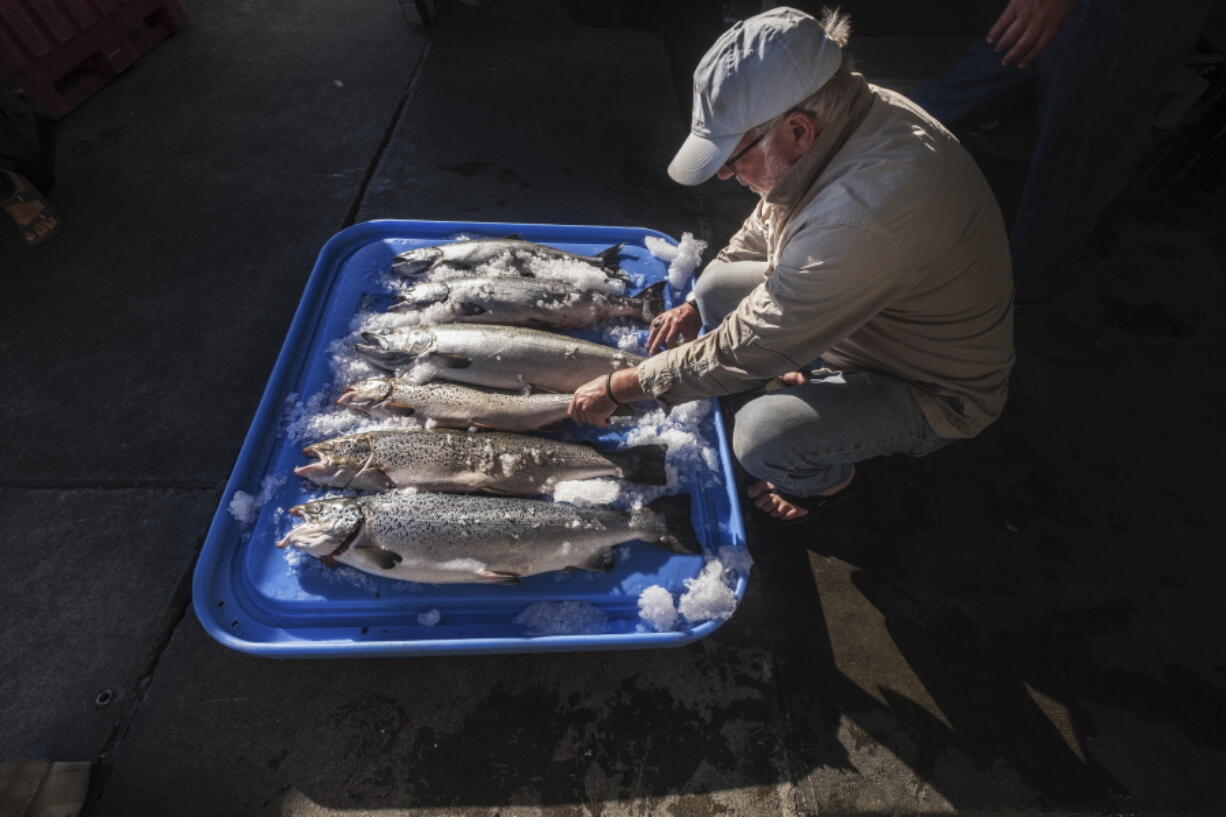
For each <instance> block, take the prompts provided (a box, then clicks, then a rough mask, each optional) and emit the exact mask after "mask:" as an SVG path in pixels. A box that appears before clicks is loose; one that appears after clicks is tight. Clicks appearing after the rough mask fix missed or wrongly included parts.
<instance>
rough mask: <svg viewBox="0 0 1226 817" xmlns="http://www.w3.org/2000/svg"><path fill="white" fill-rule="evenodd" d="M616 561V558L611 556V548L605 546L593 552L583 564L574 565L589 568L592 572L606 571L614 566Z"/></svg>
mask: <svg viewBox="0 0 1226 817" xmlns="http://www.w3.org/2000/svg"><path fill="white" fill-rule="evenodd" d="M616 563H617V560H616V559H615V558H614V556H613V548H605V549H604V550H601V551H597V552H596V553H593V554H592V555H591V557H590V558H588V559H587V560H586V561H584V562H583V564H579V565H575V567H578V568H581V569H583V570H590V571H592V572H593V573H608V572H609V571H610V570H612V569H613V568H614V567H615V566H616Z"/></svg>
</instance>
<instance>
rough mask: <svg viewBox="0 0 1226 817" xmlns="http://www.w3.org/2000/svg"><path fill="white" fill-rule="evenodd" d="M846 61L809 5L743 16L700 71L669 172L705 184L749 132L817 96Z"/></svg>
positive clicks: (683, 180)
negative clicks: (685, 127) (687, 130)
mask: <svg viewBox="0 0 1226 817" xmlns="http://www.w3.org/2000/svg"><path fill="white" fill-rule="evenodd" d="M842 62H843V51H842V49H841V48H839V46H838V44H837V43H835V42H834V41H833V40H831V39H830V38H829V37H828V36H826V31H825V29H823V28H822V27H821V25H820V24H819V23H818V22H817V20H815V19H813V18H812V17H810V16H809V15H808V14H805V13H804V12H803V11H797V10H796V9H794V8H787V7H786V6H781V7H779V8H773V9H771V10H770V11H764V12H762V13H761V14H757V15H755V16H753V17H750V18H749V19H747V20H742V21H741V22H738V23H737V24H736V25H734V26H733V27H732V28H730V29H728V30H727V31H725V32H724V33H723V34H722V35H721V36H720V38H719V39H718V40H716V41H715V45H713V46H711V48H710V50H709V51H707V53H706V55H705V56H703V58H702V61H701V62H699V63H698V67H697V68H696V69H694V108H693V112H692V114H691V119H690V135H689V136H688V137H687V138H686V140H685V144H683V145H682V146H681V150H679V151H677V155H676V156H675V157H673V161H672V164H670V165H669V166H668V175H669V176H672V177H673V180H674V181H677V182H680V183H681V184H701V183H702V182H705V181H706V180H707V179H709V178H711V177H712V176H714V175H715V174H716V172H717V171H718V170H719V169H720V167H721V166H723V164H724V162H726V161H727V160H728V156H729V155H730V154H731V153H732V149H733V148H734V147H736V144H737V142H739V141H740V140H741V137H742V136H744V135H745V133H746V132H748V131H749V130H751V129H753V128H755V127H757V126H758V125H761V124H762V123H763V122H769V121H770V120H772V119H774V118H775V117H776V116H779V115H780V114H783V113H786V112H787V111H788V110H789V109H790V108H792V107H793V106H795V105H796V104H798V103H799V102H801V101H802V100H804V99H805V98H807V97H808V96H810V95H811V94H813V92H815V91H816V90H817V89H818V88H820V87H822V86H823V85H825V84H826V82H827V80H829V79H830V78H831V77H833V76H834V75H835V72H837V71H838V70H839V66H840V65H841V64H842Z"/></svg>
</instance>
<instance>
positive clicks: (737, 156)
mask: <svg viewBox="0 0 1226 817" xmlns="http://www.w3.org/2000/svg"><path fill="white" fill-rule="evenodd" d="M768 133H770V130H769V129H768V130H764V131H762V132H761V133H759V134H758V135H757V136H755V137H754V138H753V139H751V140H750V141H749V144H748V145H746V146H745V147H743V148H741V149H740V150H738V151H737V152H736V153H734V154H733V155H732V156H729V157H728V161H726V162H724V170H727V171H728V172H729V173H736V163H737V162H739V161H741V160H742V159H744V158H745V154H746V153H748V152H749V151H751V150H753V149H754V148H756V147H757V146H758V143H759V142H761V141H762V140H763V139H765V138H766V134H768Z"/></svg>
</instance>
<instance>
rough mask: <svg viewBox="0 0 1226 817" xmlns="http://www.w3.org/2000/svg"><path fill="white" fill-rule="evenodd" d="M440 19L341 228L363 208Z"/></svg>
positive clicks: (412, 90) (423, 46) (411, 92)
mask: <svg viewBox="0 0 1226 817" xmlns="http://www.w3.org/2000/svg"><path fill="white" fill-rule="evenodd" d="M438 25H439V24H438V20H437V19H435V20H434V21H433V25H431V26H429V28H428V31H429V34H428V35H427V37H426V42H425V44H424V45H422V47H421V52H420V53H419V54H418V55H417V62H415V63H414V64H413V68H412V70H411V71H409V80H408V82H407V83H405V86H404V91H403V92H402V93H401V94H400V100H399V101H398V102H397V103H396V109H395V110H394V111H393V112H392V117H391V119H390V120H389V121H388V123H387V127H386V128H385V129H384V130H383V138H382V139H380V140H379V146H378V147H377V148H375V154H374V156H372V157H371V159H370V163H369V164H368V165H367V166H366V173H365V174H363V176H362V183H361V184H360V185H359V186H358V192H357V195H355V196H354V197H353V202H352V203H351V204H350V205H349V212H348V213H346V214H345V220H344V221H342V222H341V229H344V228H345V227H349V226H352V225H353V224H354V223H355V222H356V221H357V218H358V213H359V212H360V211H361V209H362V201H363V200H364V199H365V198H366V191H367V190H369V189H370V183H371V181H372V180H373V179H374V177H375V173H376V172H378V170H379V164H380V163H381V162H382V161H383V154H384V152H385V151H386V150H387V146H388V145H389V144H391V141H392V136H394V135H395V133H396V127H397V126H398V125H399V124H400V118H401V117H402V116H403V115H404V109H405V108H406V107H407V106H408V104H409V100H410V99H411V98H412V96H413V92H414V91H415V90H416V89H417V80H418V78H419V77H420V76H421V70H422V66H423V65H425V63H426V58H427V57H428V56H429V54H430V46H431V45H432V44H433V43H434V34H435V32H436V31H438Z"/></svg>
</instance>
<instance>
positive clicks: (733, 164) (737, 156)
mask: <svg viewBox="0 0 1226 817" xmlns="http://www.w3.org/2000/svg"><path fill="white" fill-rule="evenodd" d="M794 113H805V112H804V110H802V109H801V108H788V109H787V110H785V112H783V113H782V114H781V115H780V118H779V121H776V123H775V125H776V126H777V125H779V123H780V121H783V120H785V119H787V118H788V117H791V115H792V114H794ZM772 130H775V128H767V129H766V130H764V131H763V132H760V134H758V135H756V136H754V137H753V140H750V142H749V144H748V145H745V146H744V147H742V148H741V150H739V151H737V152H736V153H733V155H732V156H729V157H728V161H727V162H725V163H723V169H725V171H727V172H728V173H736V172H737V162H739V161H741V159H743V158H744V157H745V153H748V152H749V151H752V150H754V148H755V147H758V142H760V141H761V140H764V139H766V135H767V134H770V131H772Z"/></svg>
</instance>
